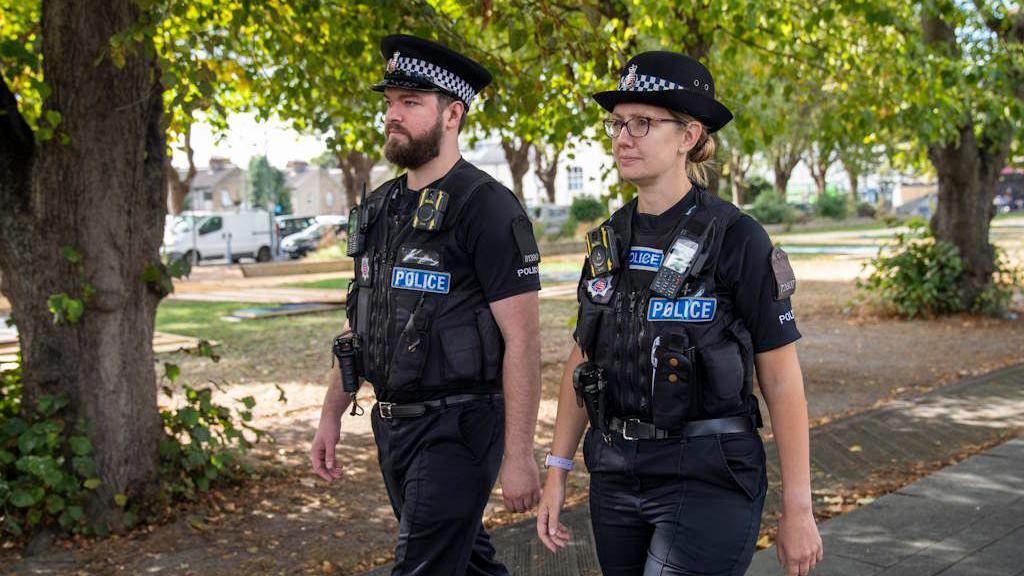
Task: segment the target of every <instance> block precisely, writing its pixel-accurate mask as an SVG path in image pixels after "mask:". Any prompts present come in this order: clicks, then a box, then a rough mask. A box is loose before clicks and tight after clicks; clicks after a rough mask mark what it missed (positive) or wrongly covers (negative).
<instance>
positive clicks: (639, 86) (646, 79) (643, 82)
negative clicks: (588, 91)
mask: <svg viewBox="0 0 1024 576" xmlns="http://www.w3.org/2000/svg"><path fill="white" fill-rule="evenodd" d="M626 78H628V75H626V76H623V77H622V78H621V79H619V87H618V90H622V91H626V92H659V91H661V90H691V91H692V90H699V89H700V88H701V87H703V88H704V90H705V91H707V90H708V88H709V86H708V85H707V84H701V83H700V81H698V80H695V81H694V82H696V84H694V86H693V87H692V88H691V87H689V86H681V85H679V84H676V83H675V82H672V81H671V80H665V79H664V78H658V77H657V76H648V75H646V74H637V75H636V81H634V82H633V85H632V86H626Z"/></svg>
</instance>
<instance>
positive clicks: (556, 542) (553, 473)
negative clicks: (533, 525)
mask: <svg viewBox="0 0 1024 576" xmlns="http://www.w3.org/2000/svg"><path fill="white" fill-rule="evenodd" d="M567 474H568V472H566V471H565V470H561V469H558V468H554V467H552V468H550V469H548V476H547V478H546V479H545V480H544V493H543V494H542V495H541V497H540V505H539V506H538V507H537V536H539V537H540V541H541V542H543V543H544V546H546V547H547V549H548V550H551V551H552V552H557V551H558V550H559V549H560V548H565V547H566V545H568V544H569V538H570V537H572V532H570V531H569V529H568V528H567V527H566V526H565V524H562V523H561V522H559V521H558V517H559V515H561V513H562V504H564V503H565V477H566V475H567Z"/></svg>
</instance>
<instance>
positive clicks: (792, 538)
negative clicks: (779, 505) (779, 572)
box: [775, 510, 824, 576]
mask: <svg viewBox="0 0 1024 576" xmlns="http://www.w3.org/2000/svg"><path fill="white" fill-rule="evenodd" d="M775 545H776V550H777V551H778V555H779V566H781V567H782V569H783V570H785V571H786V576H807V575H808V574H810V573H811V570H813V569H814V566H815V564H817V563H818V562H820V561H821V557H822V554H823V553H824V549H823V547H822V544H821V535H819V534H818V526H817V524H815V523H814V514H812V513H811V511H810V510H806V511H801V512H798V513H794V514H787V513H785V511H784V512H783V513H782V517H781V518H779V536H778V539H777V540H776V543H775Z"/></svg>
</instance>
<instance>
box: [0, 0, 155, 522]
mask: <svg viewBox="0 0 1024 576" xmlns="http://www.w3.org/2000/svg"><path fill="white" fill-rule="evenodd" d="M138 19H139V8H138V6H137V5H136V3H135V2H133V1H131V0H47V1H45V2H44V3H43V9H42V22H41V28H40V33H41V37H42V55H43V60H42V62H43V74H44V79H45V81H46V83H47V85H48V86H49V88H50V92H49V95H48V97H47V98H46V100H45V102H44V103H43V110H44V113H47V112H50V111H52V112H55V113H59V114H60V117H61V121H60V125H59V127H58V129H57V132H56V134H57V135H56V136H55V137H54V138H51V139H48V140H46V141H42V142H39V143H37V142H36V141H35V139H34V135H33V133H32V131H31V129H30V128H29V126H28V124H27V123H26V122H25V121H24V119H23V118H22V116H21V115H20V114H19V111H18V109H17V102H16V100H15V99H14V95H13V94H12V93H11V92H10V90H9V88H8V86H7V83H6V79H4V80H3V82H0V107H2V110H3V113H2V114H0V205H2V206H3V210H2V211H0V270H2V273H3V278H4V286H3V289H4V293H5V295H6V296H7V298H8V299H9V300H10V302H11V307H12V311H13V317H14V320H15V321H16V323H17V327H18V331H19V336H20V342H21V349H22V371H23V372H22V373H23V379H24V387H25V390H24V392H25V402H26V404H32V403H34V401H35V400H37V399H38V398H40V397H41V396H42V395H47V394H66V395H67V396H68V398H69V400H70V403H69V405H68V408H67V410H68V413H67V414H65V416H66V418H65V421H66V422H68V423H74V422H75V421H76V420H77V419H78V418H83V419H84V420H85V421H86V423H87V425H88V435H89V438H90V439H91V441H92V443H93V446H94V455H95V460H96V463H97V465H98V467H99V476H100V479H101V480H102V485H101V486H100V488H99V489H98V490H97V492H96V495H95V497H94V499H93V501H92V504H91V508H92V509H91V510H90V517H91V518H92V519H93V520H95V521H99V522H106V523H107V524H108V525H109V526H110V527H111V528H114V529H118V528H120V515H119V513H118V508H117V506H116V505H115V504H114V495H115V494H118V493H123V494H127V495H129V496H140V495H147V494H149V493H150V492H151V491H152V490H153V489H154V488H155V486H156V481H157V479H158V478H157V471H158V442H159V440H160V438H161V434H162V431H161V427H162V425H161V422H160V416H159V413H158V411H157V402H156V393H157V386H156V381H155V374H154V369H153V351H152V341H153V324H154V319H155V315H156V308H157V304H158V303H159V301H160V295H159V294H158V293H157V292H156V291H155V289H154V288H153V287H151V286H150V285H148V284H146V283H144V282H143V280H142V277H143V273H144V271H146V270H147V269H149V270H150V271H152V270H153V268H152V267H154V266H157V267H158V266H159V265H160V260H159V253H158V249H159V246H160V241H161V236H162V233H163V221H164V214H165V213H166V185H167V183H166V179H165V178H166V176H165V173H164V167H165V166H164V163H165V156H166V144H165V136H164V131H163V130H162V128H161V127H162V123H161V113H162V106H163V104H162V91H161V86H160V82H159V79H160V73H159V70H158V67H157V64H156V62H155V59H154V57H153V50H152V47H151V46H147V47H142V46H139V47H138V49H137V50H131V49H129V50H128V51H127V52H124V53H123V62H122V63H121V65H120V66H118V65H116V64H115V62H114V60H115V58H120V57H121V55H117V53H116V51H112V49H111V44H110V39H111V37H112V36H114V35H115V34H117V33H120V32H124V31H126V30H129V29H130V28H131V27H132V26H133V25H134V24H135V23H136V22H137V21H138ZM59 294H63V295H65V296H66V298H65V299H63V300H61V299H60V298H51V297H53V296H54V295H59ZM48 300H52V302H53V307H54V308H55V309H56V311H57V315H58V316H60V317H61V320H60V321H59V322H55V320H54V316H55V313H54V311H51V310H50V309H48V305H47V301H48ZM75 300H81V301H84V310H77V304H76V303H75V302H74V301H75ZM62 302H63V303H62ZM79 311H80V312H81V316H80V317H78V318H75V316H77V314H78V312H79ZM71 428H72V426H68V430H70V429H71Z"/></svg>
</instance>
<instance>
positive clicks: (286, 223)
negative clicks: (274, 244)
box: [274, 216, 316, 238]
mask: <svg viewBox="0 0 1024 576" xmlns="http://www.w3.org/2000/svg"><path fill="white" fill-rule="evenodd" d="M274 220H275V221H276V222H277V230H278V234H280V236H281V238H285V237H288V236H291V235H292V234H298V233H299V232H302V231H303V230H305V229H306V228H309V227H310V226H312V225H313V223H314V222H316V216H278V217H276V218H275V219H274Z"/></svg>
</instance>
